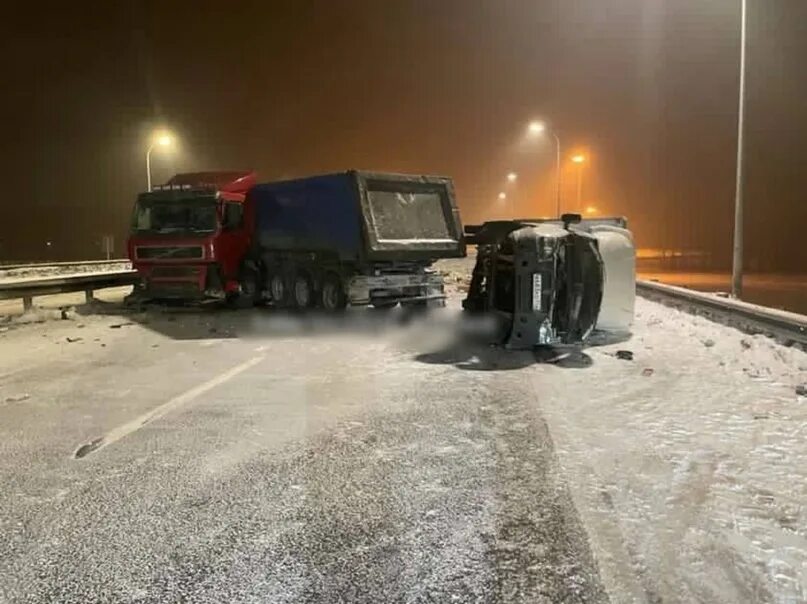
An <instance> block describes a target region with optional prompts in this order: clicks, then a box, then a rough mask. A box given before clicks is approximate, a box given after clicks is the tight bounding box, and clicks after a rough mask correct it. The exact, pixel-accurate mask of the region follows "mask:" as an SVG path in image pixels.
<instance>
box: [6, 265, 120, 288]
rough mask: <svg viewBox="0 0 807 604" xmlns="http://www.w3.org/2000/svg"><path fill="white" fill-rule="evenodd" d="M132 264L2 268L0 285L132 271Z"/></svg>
mask: <svg viewBox="0 0 807 604" xmlns="http://www.w3.org/2000/svg"><path fill="white" fill-rule="evenodd" d="M131 268H132V263H131V262H129V261H128V260H123V261H122V260H118V261H114V260H110V261H109V262H100V263H96V264H62V265H50V266H48V265H44V264H32V265H31V266H27V267H24V268H14V269H5V268H3V267H2V266H0V283H7V282H15V281H23V280H26V279H43V278H46V277H72V276H75V275H87V274H90V273H110V272H117V271H125V270H131Z"/></svg>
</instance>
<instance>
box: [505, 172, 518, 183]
mask: <svg viewBox="0 0 807 604" xmlns="http://www.w3.org/2000/svg"><path fill="white" fill-rule="evenodd" d="M507 180H508V181H509V182H516V181H517V180H518V174H516V173H515V172H510V174H508V175H507Z"/></svg>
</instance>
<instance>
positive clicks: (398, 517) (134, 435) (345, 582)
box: [0, 308, 608, 603]
mask: <svg viewBox="0 0 807 604" xmlns="http://www.w3.org/2000/svg"><path fill="white" fill-rule="evenodd" d="M107 310H108V311H109V312H110V313H111V314H110V315H106V316H104V315H102V316H87V317H82V316H79V317H77V318H75V319H72V320H69V321H57V322H51V323H46V324H43V325H33V326H31V325H27V326H23V327H19V328H17V329H14V330H11V331H9V332H7V333H3V334H2V337H0V359H1V360H2V361H3V364H4V369H3V370H2V371H0V484H2V485H3V488H2V490H0V602H9V603H10V602H15V603H16V602H64V603H68V602H271V603H283V602H295V603H296V602H328V603H330V602H374V603H378V602H531V603H532V602H603V601H607V600H608V598H607V595H606V593H605V592H604V590H603V587H602V585H601V582H600V578H599V574H598V570H597V566H596V564H595V562H594V560H593V558H592V555H591V552H590V549H589V545H588V540H587V536H586V534H585V531H584V530H583V528H582V526H581V523H580V521H579V519H578V516H577V512H576V511H575V508H574V505H573V503H572V500H571V497H570V494H569V490H568V488H567V486H566V484H565V482H564V476H563V473H562V471H561V469H560V468H559V466H558V462H557V459H556V457H555V454H554V451H553V444H552V439H551V436H550V434H549V433H548V430H547V426H546V423H545V421H544V419H543V418H542V416H541V415H540V411H539V409H540V405H539V404H538V403H539V396H540V393H536V392H535V391H534V390H533V386H532V385H531V384H533V381H532V380H530V379H528V377H527V376H528V375H529V374H530V372H534V371H537V370H539V369H536V365H535V358H534V357H532V356H531V355H528V354H526V353H508V352H504V351H501V350H497V349H491V348H489V347H487V346H477V347H474V346H475V345H470V344H469V345H467V346H465V347H460V348H459V349H458V348H457V347H453V348H451V349H450V350H442V351H441V350H436V351H435V350H433V349H432V348H433V347H434V346H433V344H434V343H433V342H431V341H430V340H429V338H428V337H426V336H427V334H425V333H424V332H421V331H417V330H415V331H414V332H412V331H411V330H405V331H403V332H402V331H400V330H398V329H391V328H386V327H385V326H384V324H383V323H382V322H380V321H378V320H377V319H375V318H371V319H369V322H366V321H364V318H363V317H364V315H360V314H355V313H354V315H352V316H354V317H360V319H359V320H358V321H357V322H356V323H355V324H352V325H350V326H348V327H346V326H344V325H342V326H333V325H331V326H329V328H328V329H323V328H321V327H319V328H318V327H312V326H311V325H310V324H309V323H307V322H306V321H302V322H301V321H299V320H298V319H296V318H290V319H287V320H269V319H267V318H266V317H267V314H266V313H267V311H265V310H260V309H257V310H255V311H247V312H242V313H233V312H219V313H214V312H207V311H176V312H154V311H152V312H147V313H143V314H136V315H124V316H117V315H116V314H115V312H114V311H115V309H114V308H111V309H107ZM79 325H83V327H79ZM68 338H71V340H68ZM76 338H80V339H76ZM469 369H476V370H475V371H474V370H469ZM77 453H79V455H78V456H77V455H76V454H77Z"/></svg>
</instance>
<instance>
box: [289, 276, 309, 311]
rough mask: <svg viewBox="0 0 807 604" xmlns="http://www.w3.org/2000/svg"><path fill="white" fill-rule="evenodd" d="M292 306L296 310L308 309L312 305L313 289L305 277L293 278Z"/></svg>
mask: <svg viewBox="0 0 807 604" xmlns="http://www.w3.org/2000/svg"><path fill="white" fill-rule="evenodd" d="M293 293H294V305H295V306H296V307H297V308H309V307H310V306H312V305H313V304H314V288H313V287H312V286H311V279H309V278H308V276H307V275H297V276H296V277H295V278H294V292H293Z"/></svg>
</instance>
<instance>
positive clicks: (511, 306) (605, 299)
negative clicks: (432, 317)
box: [463, 214, 636, 348]
mask: <svg viewBox="0 0 807 604" xmlns="http://www.w3.org/2000/svg"><path fill="white" fill-rule="evenodd" d="M466 243H468V244H471V245H476V246H477V256H476V265H475V266H474V271H473V276H472V279H471V284H470V288H469V290H468V295H467V297H466V298H465V300H464V301H463V308H464V309H465V310H466V311H469V312H480V313H493V314H494V315H496V316H498V317H499V318H500V319H501V320H502V324H503V326H504V332H505V337H504V339H505V344H506V346H507V347H508V348H531V347H532V346H535V345H555V344H578V343H582V342H584V341H585V340H586V339H587V338H588V337H589V336H590V335H591V334H592V333H593V332H594V331H595V329H596V330H598V331H605V332H617V333H626V332H627V331H628V330H629V329H630V324H631V322H632V320H633V307H634V300H635V291H636V269H635V265H636V254H635V247H634V243H633V237H632V235H631V233H630V231H628V229H627V222H626V220H625V219H624V218H598V219H585V220H583V219H581V217H580V216H579V215H577V214H564V215H563V216H562V217H561V219H560V220H551V219H538V220H529V219H525V220H500V221H491V222H486V223H484V224H482V225H474V226H467V227H466Z"/></svg>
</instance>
